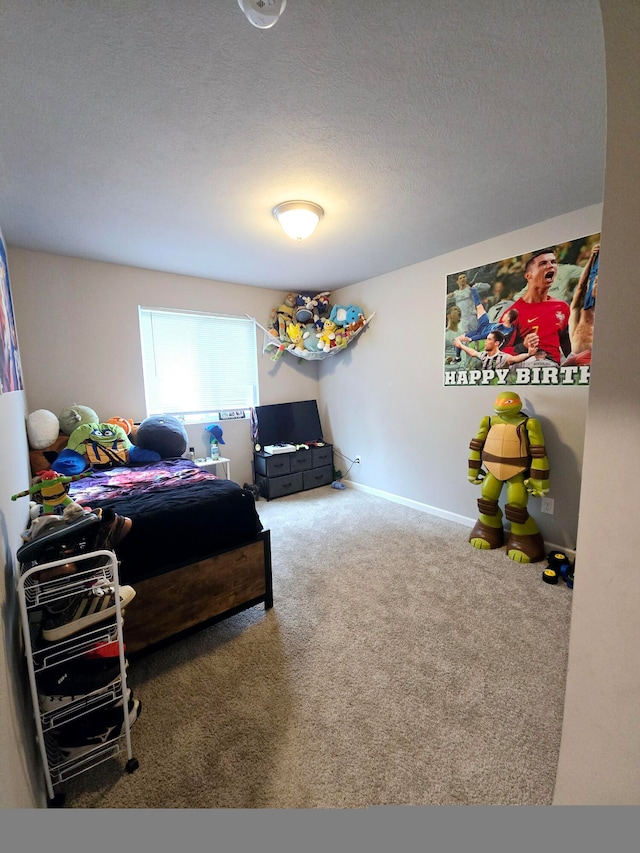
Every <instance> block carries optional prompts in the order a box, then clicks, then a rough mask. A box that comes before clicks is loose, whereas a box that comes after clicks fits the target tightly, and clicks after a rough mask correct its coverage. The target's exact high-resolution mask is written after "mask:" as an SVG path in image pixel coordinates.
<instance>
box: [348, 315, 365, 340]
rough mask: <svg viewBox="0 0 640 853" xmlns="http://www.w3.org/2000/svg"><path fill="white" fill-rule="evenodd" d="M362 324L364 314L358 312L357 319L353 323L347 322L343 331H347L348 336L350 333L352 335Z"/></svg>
mask: <svg viewBox="0 0 640 853" xmlns="http://www.w3.org/2000/svg"><path fill="white" fill-rule="evenodd" d="M363 326H364V314H360V316H359V317H358V319H357V320H355V321H354V322H353V323H349V324H348V325H346V326H345V332H346V333H347V337H350V336H351V335H353V334H354V333H355V332H357V331H358V329H361V328H362V327H363Z"/></svg>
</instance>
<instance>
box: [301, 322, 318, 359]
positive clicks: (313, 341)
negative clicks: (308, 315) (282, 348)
mask: <svg viewBox="0 0 640 853" xmlns="http://www.w3.org/2000/svg"><path fill="white" fill-rule="evenodd" d="M302 346H303V347H304V348H305V350H306V351H307V352H318V349H319V348H320V341H319V339H318V330H317V329H316V327H315V324H314V323H307V325H306V326H305V327H304V331H303V333H302Z"/></svg>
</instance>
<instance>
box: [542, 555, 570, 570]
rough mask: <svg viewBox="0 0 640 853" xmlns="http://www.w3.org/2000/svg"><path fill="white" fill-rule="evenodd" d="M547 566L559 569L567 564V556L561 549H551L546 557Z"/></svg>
mask: <svg viewBox="0 0 640 853" xmlns="http://www.w3.org/2000/svg"><path fill="white" fill-rule="evenodd" d="M547 562H548V563H549V568H551V569H559V568H560V566H562V565H565V564H566V565H568V564H569V557H567V555H566V554H565V553H564V552H563V551H552V552H551V553H550V554H549V557H548V558H547Z"/></svg>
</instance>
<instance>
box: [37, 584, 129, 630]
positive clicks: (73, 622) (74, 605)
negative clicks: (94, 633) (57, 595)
mask: <svg viewBox="0 0 640 853" xmlns="http://www.w3.org/2000/svg"><path fill="white" fill-rule="evenodd" d="M135 594H136V591H135V590H134V588H133V587H131V586H121V587H120V608H121V609H122V610H124V608H125V607H126V606H127V605H128V604H130V603H131V602H132V601H133V599H134V596H135ZM115 612H116V599H115V593H114V589H113V587H102V586H94V587H92V588H91V589H90V590H89V591H88V592H85V593H81V594H80V595H74V596H72V597H71V598H64V599H62V600H61V601H56V602H54V603H52V604H49V605H47V606H46V607H45V608H43V615H42V623H41V627H42V638H43V639H44V640H46V641H47V642H52V641H57V640H64V639H65V637H70V636H72V635H73V634H76V633H78V631H82V630H84V629H85V628H88V627H89V626H90V625H95V624H96V623H97V622H102V621H104V620H105V619H108V618H109V616H112V615H113V614H114V613H115Z"/></svg>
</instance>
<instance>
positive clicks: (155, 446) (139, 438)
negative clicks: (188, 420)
mask: <svg viewBox="0 0 640 853" xmlns="http://www.w3.org/2000/svg"><path fill="white" fill-rule="evenodd" d="M135 438H136V445H137V446H138V447H142V448H143V449H144V450H155V451H156V453H159V454H160V458H161V459H171V458H172V457H177V456H182V454H183V453H184V452H185V450H186V449H187V443H188V440H189V439H188V437H187V431H186V429H185V428H184V424H183V423H182V422H181V421H179V420H178V418H176V417H174V416H173V415H153V416H151V417H149V418H145V419H144V420H143V421H142V423H141V424H140V426H139V427H138V429H137V431H136V436H135Z"/></svg>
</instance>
